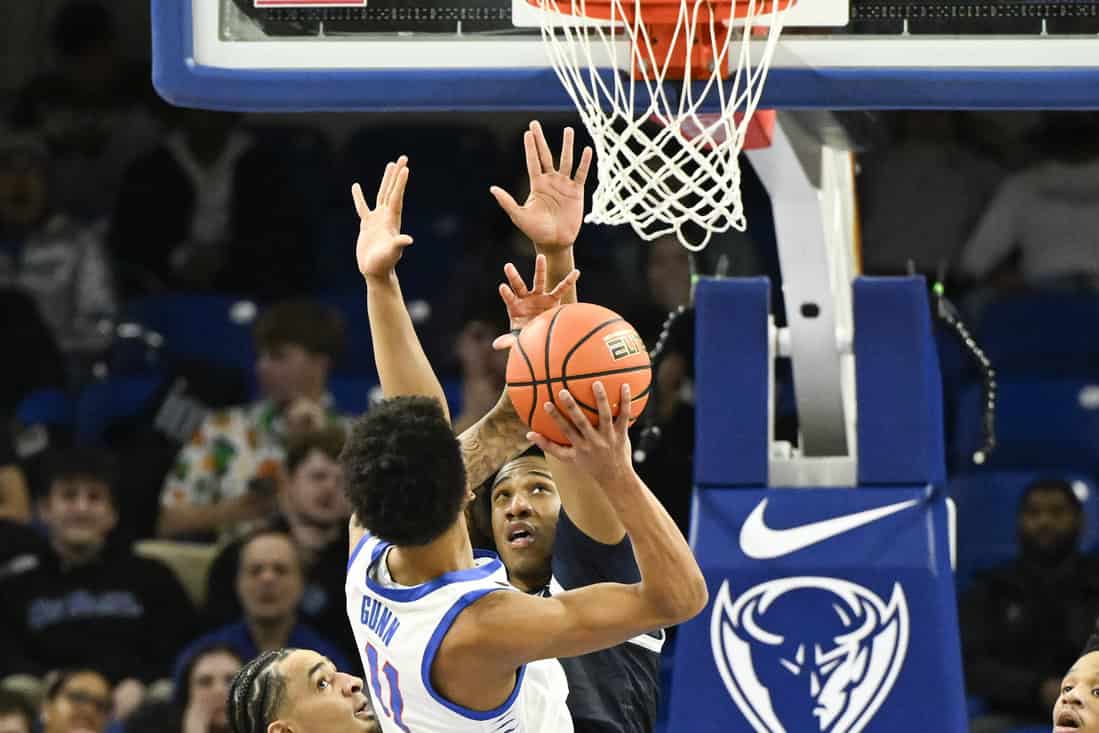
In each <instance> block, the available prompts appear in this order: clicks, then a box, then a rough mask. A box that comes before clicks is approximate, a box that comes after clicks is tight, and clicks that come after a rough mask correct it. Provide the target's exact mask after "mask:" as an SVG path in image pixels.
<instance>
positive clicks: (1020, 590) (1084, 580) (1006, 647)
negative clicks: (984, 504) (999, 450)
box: [961, 479, 1099, 733]
mask: <svg viewBox="0 0 1099 733" xmlns="http://www.w3.org/2000/svg"><path fill="white" fill-rule="evenodd" d="M1083 520H1084V514H1083V508H1082V507H1081V505H1080V501H1079V499H1077V497H1076V495H1075V494H1074V493H1073V491H1072V487H1071V486H1070V485H1069V483H1068V482H1066V481H1063V480H1060V479H1041V480H1038V481H1035V482H1034V483H1032V484H1031V485H1030V486H1028V487H1027V489H1026V491H1025V492H1024V493H1023V497H1022V500H1021V502H1020V506H1019V515H1018V536H1019V547H1020V553H1019V558H1018V559H1017V560H1015V561H1014V562H1012V563H1010V564H1009V565H1007V566H1004V567H1001V568H997V569H995V570H992V571H990V572H988V573H985V574H983V575H979V576H978V577H977V579H975V580H974V582H973V585H972V587H971V588H970V589H969V591H968V592H966V593H965V595H964V596H963V597H962V602H961V631H962V642H963V654H964V658H965V666H966V682H967V685H968V687H969V692H970V694H972V695H976V696H979V697H981V698H983V699H984V700H985V702H986V703H987V706H988V707H987V711H986V713H985V714H984V715H983V716H982V717H979V718H977V719H975V720H974V721H973V723H972V727H971V728H970V730H971V733H996V732H997V731H1006V730H1009V729H1011V728H1013V727H1016V726H1021V725H1033V724H1038V723H1042V722H1047V721H1048V720H1049V711H1050V710H1051V709H1052V707H1053V704H1054V703H1055V702H1056V701H1057V698H1058V696H1059V694H1060V692H1059V691H1060V688H1061V675H1063V674H1064V671H1065V670H1066V669H1068V668H1069V666H1070V665H1071V664H1072V662H1073V660H1075V659H1076V658H1077V656H1078V651H1079V649H1080V645H1081V644H1082V643H1083V642H1084V640H1085V639H1086V638H1087V636H1088V633H1089V632H1090V631H1091V625H1092V622H1093V621H1094V619H1095V616H1096V612H1097V610H1099V561H1097V560H1096V559H1095V558H1091V557H1087V556H1084V555H1082V554H1081V553H1080V551H1079V549H1078V542H1079V539H1080V533H1081V531H1082V528H1083Z"/></svg>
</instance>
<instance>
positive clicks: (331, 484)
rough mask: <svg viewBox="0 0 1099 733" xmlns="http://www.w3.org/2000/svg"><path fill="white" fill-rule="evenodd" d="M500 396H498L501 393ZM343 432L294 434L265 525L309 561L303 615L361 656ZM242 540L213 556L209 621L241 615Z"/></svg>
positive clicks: (336, 428)
mask: <svg viewBox="0 0 1099 733" xmlns="http://www.w3.org/2000/svg"><path fill="white" fill-rule="evenodd" d="M497 398H499V395H497ZM344 439H345V434H344V430H343V428H342V427H340V426H338V425H330V426H328V427H327V428H324V429H322V430H316V431H310V432H307V433H303V434H301V435H299V436H295V437H294V438H292V439H291V440H290V442H289V445H288V446H287V449H286V474H287V479H286V481H285V482H284V483H283V486H282V487H281V488H280V491H279V513H278V514H276V515H275V516H273V517H271V518H270V519H269V520H267V522H266V524H265V526H266V527H267V528H268V529H272V530H275V531H279V532H286V533H287V534H289V535H290V536H291V537H292V538H293V539H294V543H295V544H296V545H297V548H298V551H299V553H300V554H301V557H302V560H303V561H304V564H305V580H304V582H305V591H304V593H303V594H302V600H301V605H300V606H299V607H298V615H299V616H300V618H301V620H302V621H304V622H305V623H307V624H308V625H309V626H312V627H313V628H315V629H323V630H324V632H325V633H326V634H327V635H328V636H329V637H330V638H331V639H332V641H334V642H336V643H337V644H338V645H339V646H340V648H341V650H342V651H343V652H344V654H345V656H346V657H347V658H349V659H355V658H356V657H357V656H358V653H357V652H356V647H355V638H354V636H353V635H352V633H351V626H350V625H349V624H348V623H347V608H346V605H345V602H344V585H345V583H346V582H347V577H346V569H345V568H346V565H347V520H348V517H349V516H350V515H351V510H350V508H349V507H348V504H347V499H346V498H345V496H344V493H343V490H344V486H343V484H344V477H343V466H342V465H341V464H340V462H339V456H340V450H341V449H342V448H343V443H344ZM242 544H243V541H240V540H238V541H236V542H233V543H232V544H230V545H227V546H226V547H225V549H223V550H222V551H221V552H220V553H219V554H218V556H217V558H216V559H215V560H214V562H213V565H212V566H211V567H210V574H209V576H208V580H207V584H206V588H207V591H206V598H207V601H206V616H207V622H208V623H210V624H213V625H218V626H220V625H222V624H226V623H229V622H230V621H232V620H233V619H236V618H239V617H240V615H241V607H240V601H239V600H238V599H237V596H236V594H235V593H234V592H233V584H234V582H235V578H236V577H237V573H238V566H239V564H240V551H241V545H242Z"/></svg>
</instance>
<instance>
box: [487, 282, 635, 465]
mask: <svg viewBox="0 0 1099 733" xmlns="http://www.w3.org/2000/svg"><path fill="white" fill-rule="evenodd" d="M651 379H652V369H651V367H650V365H649V352H648V351H646V349H645V344H644V343H643V342H642V341H641V337H640V336H638V335H637V331H635V330H634V327H633V326H631V325H630V324H629V323H627V322H626V320H625V319H624V318H622V316H620V315H618V314H617V313H615V312H614V311H612V310H609V309H607V308H604V307H602V306H598V305H593V304H591V303H572V304H570V305H562V306H558V307H557V308H553V309H552V310H548V311H546V312H545V313H543V314H542V315H540V316H538V317H537V318H535V319H534V320H533V321H531V322H530V323H528V324H527V326H526V328H524V329H523V330H522V332H521V333H520V334H519V338H518V339H517V340H516V342H515V345H514V346H512V347H511V354H510V355H509V356H508V370H507V389H508V397H510V398H511V404H512V405H514V406H515V411H516V412H518V413H519V417H520V418H522V420H523V422H525V423H526V424H527V425H529V426H530V428H531V430H534V431H536V432H539V433H541V434H542V435H545V436H546V437H547V438H549V439H550V440H552V441H554V442H557V443H562V444H567V443H568V441H567V440H566V439H565V436H564V434H562V432H561V429H560V428H558V427H557V423H556V422H554V420H553V418H552V417H550V416H549V415H548V414H547V413H546V410H545V408H544V407H543V405H545V403H546V402H553V403H554V405H556V406H557V407H558V408H560V407H561V405H560V400H559V399H558V398H557V395H558V394H559V393H560V391H561V390H562V389H567V390H569V392H570V393H571V394H572V396H573V398H575V399H576V402H577V403H578V404H579V405H580V409H581V411H583V413H584V414H585V415H586V416H587V418H588V420H590V421H591V423H592V424H593V425H598V424H599V412H598V408H597V407H596V402H595V393H594V392H593V391H592V385H593V384H594V383H595V382H602V383H603V387H604V388H605V389H606V390H607V399H608V400H610V403H611V411H612V412H613V413H614V414H615V415H617V414H618V409H619V406H618V402H619V397H620V395H621V392H620V390H621V387H622V383H623V382H627V383H629V385H630V403H631V404H630V422H631V423H632V422H633V421H634V420H636V419H637V416H638V415H640V414H641V411H642V410H644V409H645V403H646V402H648V401H649V383H650V381H651Z"/></svg>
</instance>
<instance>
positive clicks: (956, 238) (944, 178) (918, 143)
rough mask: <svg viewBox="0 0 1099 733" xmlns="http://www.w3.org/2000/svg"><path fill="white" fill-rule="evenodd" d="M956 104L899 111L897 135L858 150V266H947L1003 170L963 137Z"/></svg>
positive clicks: (883, 269) (901, 270) (873, 270)
mask: <svg viewBox="0 0 1099 733" xmlns="http://www.w3.org/2000/svg"><path fill="white" fill-rule="evenodd" d="M960 114H961V113H959V112H956V111H952V110H948V111H940V110H936V111H923V110H920V111H904V112H897V113H896V115H895V117H896V121H897V125H896V128H897V129H896V136H895V138H894V139H893V140H892V141H891V142H890V143H889V144H887V145H883V146H881V147H880V148H879V149H875V150H871V151H869V152H867V153H862V154H860V155H859V164H860V165H861V166H862V175H860V176H859V177H858V179H857V182H858V191H859V209H860V210H861V212H862V262H863V272H865V273H867V274H870V275H905V274H907V273H908V265H909V263H912V264H913V265H914V266H915V269H916V271H917V272H920V273H925V274H930V275H935V274H936V273H938V272H940V271H942V270H946V271H949V270H948V268H950V267H952V266H953V265H954V264H955V263H956V261H957V259H958V256H959V254H960V253H961V250H962V247H963V245H965V242H966V238H967V237H969V235H970V234H971V233H972V231H973V227H974V225H975V224H976V223H977V220H978V219H979V218H980V216H981V212H982V211H984V209H985V207H986V206H987V205H988V201H989V199H990V198H991V197H992V193H993V191H994V189H995V188H996V185H997V184H998V183H999V182H1000V180H1001V179H1002V177H1003V173H1002V171H1001V169H1000V166H999V165H997V164H996V163H995V162H994V161H993V160H991V159H990V158H988V157H986V156H984V155H980V154H979V153H978V152H977V151H976V150H974V149H973V148H972V147H971V146H970V145H968V144H966V142H965V141H964V140H963V139H962V135H961V132H962V130H961V129H960V128H959V123H960V122H961V119H960Z"/></svg>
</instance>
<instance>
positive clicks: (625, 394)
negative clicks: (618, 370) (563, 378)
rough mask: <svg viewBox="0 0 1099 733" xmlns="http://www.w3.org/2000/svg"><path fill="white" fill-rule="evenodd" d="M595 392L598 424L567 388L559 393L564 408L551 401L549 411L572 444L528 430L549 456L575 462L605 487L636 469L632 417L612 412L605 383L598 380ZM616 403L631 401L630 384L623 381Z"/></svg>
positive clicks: (547, 408) (558, 400) (532, 439)
mask: <svg viewBox="0 0 1099 733" xmlns="http://www.w3.org/2000/svg"><path fill="white" fill-rule="evenodd" d="M592 391H593V392H594V393H595V404H596V412H597V413H598V416H599V417H598V426H596V425H593V424H592V423H591V420H590V418H588V417H587V416H586V415H585V413H583V412H582V411H581V410H580V406H579V405H578V404H577V402H576V400H575V399H573V396H572V394H571V393H570V392H569V391H568V390H567V389H563V390H561V391H560V392H558V393H557V395H556V397H557V404H559V405H560V406H561V408H560V409H558V408H557V407H554V405H553V404H552V403H549V402H547V403H546V404H545V406H544V409H545V413H546V414H547V415H549V416H550V419H552V420H553V422H554V424H555V425H556V426H557V427H558V428H559V429H560V430H561V432H562V433H563V434H564V435H565V439H566V440H567V441H568V443H569V444H568V445H558V444H557V443H554V442H553V441H551V440H549V439H547V438H546V436H544V435H542V434H541V433H537V432H533V431H532V432H530V433H527V438H529V439H530V440H531V441H532V442H533V443H534V444H535V445H537V446H538V447H539V448H541V449H542V450H543V452H545V453H546V454H547V455H551V456H553V457H554V458H556V459H558V460H560V461H569V462H572V463H575V464H576V465H577V467H579V468H580V470H582V471H584V472H585V473H587V474H588V475H589V476H591V477H592V478H594V479H595V480H596V482H597V483H599V484H600V485H601V486H604V487H605V486H608V485H609V484H610V482H611V481H613V480H614V479H615V478H620V477H622V476H625V475H628V473H627V472H628V471H630V470H631V469H632V468H633V461H632V458H631V453H630V434H629V427H630V422H631V420H630V417H629V414H628V413H626V412H622V411H621V410H620V411H619V412H618V415H617V416H614V415H612V414H611V402H610V400H609V399H608V395H607V390H606V389H604V387H603V383H602V382H600V381H596V382H595V383H594V384H593V385H592ZM616 394H617V399H616V403H618V404H623V403H630V402H632V400H631V399H630V385H629V383H628V382H623V383H622V385H621V387H619V389H618V391H617V393H616Z"/></svg>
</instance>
